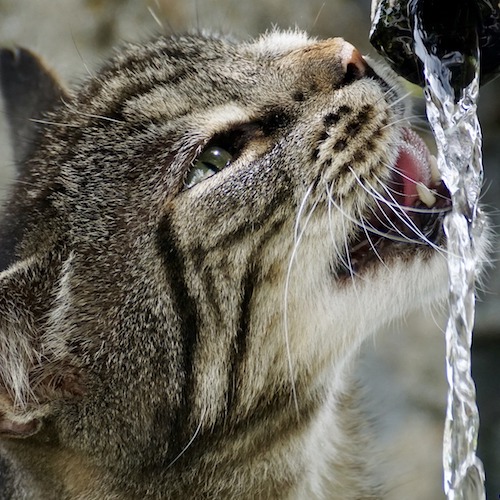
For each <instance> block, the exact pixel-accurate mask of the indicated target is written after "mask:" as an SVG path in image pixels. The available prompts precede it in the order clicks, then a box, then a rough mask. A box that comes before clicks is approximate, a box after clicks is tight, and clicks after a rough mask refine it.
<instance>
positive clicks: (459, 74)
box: [372, 0, 485, 500]
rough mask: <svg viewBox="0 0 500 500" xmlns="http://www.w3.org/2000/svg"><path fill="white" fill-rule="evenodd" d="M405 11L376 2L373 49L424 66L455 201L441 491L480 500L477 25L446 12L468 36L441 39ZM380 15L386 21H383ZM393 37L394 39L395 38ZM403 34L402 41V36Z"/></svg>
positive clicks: (445, 34) (450, 219) (458, 499)
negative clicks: (474, 359) (474, 369)
mask: <svg viewBox="0 0 500 500" xmlns="http://www.w3.org/2000/svg"><path fill="white" fill-rule="evenodd" d="M452 3H453V2H452ZM428 5H429V4H428ZM453 5H454V6H455V7H456V4H454V3H453ZM453 5H450V6H453ZM409 6H410V8H409V9H406V8H405V9H403V7H398V5H396V4H395V3H394V2H390V1H389V2H387V1H382V2H380V4H379V5H378V11H377V12H375V15H374V28H372V43H374V40H375V43H374V45H375V46H376V47H377V49H379V51H380V52H382V53H383V54H384V55H385V56H386V58H387V59H389V60H390V62H391V63H392V64H393V66H395V67H396V69H400V70H401V69H402V68H403V69H408V68H409V67H411V64H412V63H411V61H410V58H409V57H407V55H406V54H405V53H404V51H401V50H397V49H396V48H395V47H399V48H400V47H402V46H403V47H406V48H407V47H411V48H412V50H413V52H414V54H416V55H417V56H418V58H419V59H420V61H417V63H418V65H417V66H418V67H421V66H422V63H423V75H424V93H425V98H426V104H427V116H428V119H429V122H430V125H431V128H432V130H433V133H434V137H435V139H436V143H437V149H438V168H439V170H440V172H441V175H442V179H443V181H444V183H445V184H446V186H447V187H448V189H449V191H450V195H451V200H452V210H451V212H450V213H449V214H448V215H447V217H446V218H445V221H444V229H445V233H446V236H447V250H448V254H447V255H448V270H449V291H450V296H449V302H450V316H449V319H448V324H447V327H446V372H447V378H448V403H447V413H446V421H445V432H444V440H443V467H444V489H445V492H446V495H447V497H448V499H449V500H483V499H485V492H484V470H483V466H482V463H481V461H480V460H479V458H477V456H476V446H477V437H478V431H479V413H478V409H477V406H476V391H475V386H474V382H473V380H472V377H471V357H470V349H471V343H472V328H473V323H474V307H475V282H476V278H477V269H478V255H477V252H476V248H475V241H476V240H477V238H478V237H479V236H480V234H481V232H482V230H483V227H482V224H481V223H480V222H479V219H478V218H477V215H478V210H479V209H478V199H479V194H480V189H481V185H482V181H483V169H482V155H481V130H480V126H479V121H478V118H477V114H476V100H477V97H478V92H479V59H480V50H479V39H478V34H477V32H476V29H475V28H473V29H470V27H471V26H475V24H474V23H473V21H471V18H470V17H468V16H469V15H470V12H468V11H465V10H464V11H462V12H460V9H458V11H457V9H453V8H451V9H445V8H444V6H443V11H444V12H447V16H449V17H450V16H451V17H453V16H457V12H458V13H459V14H458V16H460V15H461V14H463V18H462V19H459V21H461V22H463V25H462V28H463V27H466V28H468V29H458V30H455V31H454V30H451V31H450V30H442V31H441V33H440V32H439V31H431V32H429V31H426V28H429V24H432V23H433V22H435V21H436V20H435V18H433V17H432V16H433V15H434V14H433V13H432V12H431V11H429V10H427V15H428V17H427V18H426V21H427V23H428V24H427V25H425V26H424V23H423V15H422V10H421V6H420V5H418V4H417V1H416V0H410V1H409ZM438 8H441V7H438ZM384 9H386V10H385V11H384ZM419 9H420V10H419ZM408 14H410V15H413V16H414V17H413V19H411V20H410V23H409V25H410V26H411V28H412V31H408V30H407V29H406V27H405V24H404V23H405V22H406V20H405V19H404V18H405V16H407V15H408ZM382 16H385V19H383V22H381V19H382ZM391 16H392V17H391ZM387 19H388V21H387ZM429 19H430V23H429ZM439 22H440V20H438V24H439ZM383 23H387V24H383ZM458 25H459V24H458ZM402 26H403V27H402ZM381 27H382V28H383V29H381ZM432 27H433V28H434V27H436V25H432ZM438 27H439V28H443V25H442V24H441V25H439V26H438ZM387 28H389V29H387ZM377 30H378V31H377ZM395 33H397V35H398V36H394V34H395ZM401 33H403V34H404V36H400V34H401ZM374 35H375V36H374ZM443 39H444V43H442V45H443V46H444V47H445V49H448V46H447V44H448V43H449V42H450V41H451V42H452V43H451V44H450V46H453V47H455V48H457V47H459V50H441V49H442V48H443V47H439V48H438V47H437V46H436V45H437V44H438V42H439V43H440V42H442V41H443ZM457 40H458V41H457ZM377 45H378V46H377ZM460 49H463V50H460ZM398 57H399V58H400V60H397V58H398ZM413 68H415V64H414V63H413ZM417 73H419V71H417V72H416V73H413V75H415V76H414V78H413V81H418V79H419V76H418V74H417ZM420 78H421V76H420Z"/></svg>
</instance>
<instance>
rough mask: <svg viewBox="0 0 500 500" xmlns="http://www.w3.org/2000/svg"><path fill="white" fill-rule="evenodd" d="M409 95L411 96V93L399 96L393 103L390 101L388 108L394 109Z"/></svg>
mask: <svg viewBox="0 0 500 500" xmlns="http://www.w3.org/2000/svg"><path fill="white" fill-rule="evenodd" d="M410 95H411V92H406V93H405V94H403V95H401V96H400V97H399V98H398V99H396V100H395V101H392V102H391V103H390V104H389V108H395V107H396V106H397V105H398V104H399V103H401V102H402V101H404V100H406V99H407V98H408V97H409V96H410Z"/></svg>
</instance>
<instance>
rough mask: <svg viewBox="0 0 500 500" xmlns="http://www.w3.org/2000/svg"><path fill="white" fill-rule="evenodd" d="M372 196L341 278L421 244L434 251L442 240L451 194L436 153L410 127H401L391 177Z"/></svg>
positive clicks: (416, 248) (414, 248) (401, 254)
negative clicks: (442, 177)
mask: <svg viewBox="0 0 500 500" xmlns="http://www.w3.org/2000/svg"><path fill="white" fill-rule="evenodd" d="M373 196H374V198H375V201H376V203H375V206H374V207H373V208H372V210H371V211H370V213H369V214H368V216H367V217H366V218H365V220H364V222H363V223H362V224H361V225H360V227H359V228H358V232H357V235H356V237H355V239H354V241H353V243H352V244H351V245H350V247H349V253H348V255H347V258H346V259H344V262H343V264H342V269H341V270H340V271H339V275H341V276H342V275H344V276H355V275H356V274H358V273H359V272H361V271H362V270H363V269H365V268H367V267H368V266H369V264H372V263H376V262H380V263H385V262H386V261H387V260H388V259H389V258H390V257H391V256H396V255H400V256H403V255H404V254H405V253H406V254H408V253H411V252H415V251H418V249H422V248H424V249H425V248H426V249H427V250H429V249H432V248H434V249H436V248H437V247H439V246H440V245H441V244H442V243H443V240H444V233H443V228H442V226H443V218H444V216H445V214H446V213H447V212H449V210H450V208H451V200H450V194H449V191H448V189H447V188H446V186H445V185H444V183H443V182H442V180H441V177H440V174H439V171H438V169H437V162H436V159H435V157H433V156H432V155H431V154H430V152H429V150H428V149H427V146H426V145H425V143H424V142H423V140H422V139H421V138H420V137H419V136H418V135H417V134H416V133H415V132H414V131H413V130H411V129H409V128H404V129H403V132H402V139H401V143H400V146H399V154H398V157H397V160H396V162H395V164H394V166H393V168H392V174H391V178H390V179H389V181H388V182H387V183H386V184H385V185H384V186H383V187H379V188H378V189H377V194H375V193H374V194H373Z"/></svg>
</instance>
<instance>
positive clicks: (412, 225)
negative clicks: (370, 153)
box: [377, 179, 448, 255]
mask: <svg viewBox="0 0 500 500" xmlns="http://www.w3.org/2000/svg"><path fill="white" fill-rule="evenodd" d="M377 180H378V179H377ZM378 182H380V183H381V185H382V188H383V189H384V190H386V192H387V194H388V196H389V197H390V198H391V199H392V201H393V202H394V203H395V204H396V205H397V202H396V200H395V199H394V197H393V195H392V193H391V192H390V191H389V190H387V189H386V186H385V185H384V184H383V183H382V182H381V181H380V180H378ZM387 206H388V207H389V208H390V209H391V210H392V212H393V213H394V214H395V215H396V216H397V217H398V218H399V219H400V220H401V221H402V222H403V223H404V224H406V226H407V227H408V228H409V229H411V230H412V231H414V232H415V234H417V235H418V236H419V237H420V238H422V240H423V241H424V243H425V244H427V245H429V246H431V247H432V248H434V250H436V251H437V252H438V253H441V254H443V255H448V251H447V250H445V249H443V248H442V247H440V246H439V245H436V244H435V243H433V242H432V241H431V240H430V239H429V238H428V237H427V236H426V235H425V234H424V233H423V232H422V231H421V230H420V228H419V227H418V226H417V225H416V224H415V223H414V222H413V221H412V220H411V218H410V217H408V215H407V214H406V213H405V212H403V211H401V210H398V209H396V208H395V206H393V205H392V204H391V205H387ZM383 213H384V215H385V212H383ZM408 241H410V242H412V243H414V242H415V243H416V242H417V241H418V240H414V239H412V238H408Z"/></svg>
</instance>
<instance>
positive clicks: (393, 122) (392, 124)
mask: <svg viewBox="0 0 500 500" xmlns="http://www.w3.org/2000/svg"><path fill="white" fill-rule="evenodd" d="M413 118H420V115H412V116H403V117H402V118H400V119H399V120H394V121H391V122H389V123H388V124H387V125H384V126H383V127H380V130H384V129H386V128H389V127H393V126H394V125H398V124H399V123H409V122H410V120H412V119H413Z"/></svg>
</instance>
